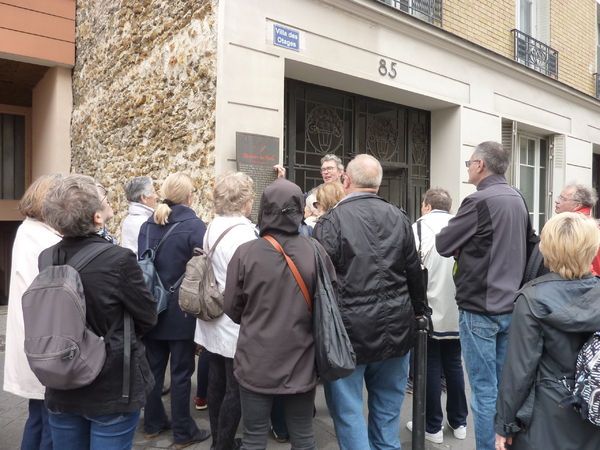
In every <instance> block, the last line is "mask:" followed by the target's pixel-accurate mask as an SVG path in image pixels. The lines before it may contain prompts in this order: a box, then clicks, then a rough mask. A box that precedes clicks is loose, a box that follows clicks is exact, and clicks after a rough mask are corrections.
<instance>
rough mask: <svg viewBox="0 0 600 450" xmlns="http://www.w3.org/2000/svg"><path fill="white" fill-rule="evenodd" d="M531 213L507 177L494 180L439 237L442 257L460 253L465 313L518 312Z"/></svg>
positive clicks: (458, 276)
mask: <svg viewBox="0 0 600 450" xmlns="http://www.w3.org/2000/svg"><path fill="white" fill-rule="evenodd" d="M526 239H527V209H526V208H525V203H524V201H523V198H522V197H521V195H520V194H519V193H518V192H517V191H515V190H514V189H513V188H511V187H510V186H509V185H508V183H507V182H506V178H505V177H504V175H499V174H494V175H490V176H488V177H486V178H484V179H483V180H481V182H480V183H479V185H478V186H477V192H474V193H473V194H471V195H469V196H467V197H466V198H465V199H464V200H463V202H462V204H461V205H460V208H459V209H458V212H457V214H456V216H455V217H454V218H452V219H451V220H450V222H449V223H448V226H447V227H446V228H444V229H443V230H442V231H441V232H440V233H439V234H438V235H437V237H436V247H437V250H438V252H439V254H440V255H442V256H453V255H454V252H455V251H456V250H460V255H459V257H458V267H457V269H456V273H455V275H454V282H455V284H456V302H457V303H458V306H459V308H461V309H463V310H465V311H468V312H471V313H475V314H481V315H486V316H493V315H498V314H507V313H510V312H512V310H513V306H514V305H513V302H514V294H515V292H516V291H517V290H518V289H519V284H520V282H521V279H522V278H523V272H524V270H525V262H526V254H527V248H526Z"/></svg>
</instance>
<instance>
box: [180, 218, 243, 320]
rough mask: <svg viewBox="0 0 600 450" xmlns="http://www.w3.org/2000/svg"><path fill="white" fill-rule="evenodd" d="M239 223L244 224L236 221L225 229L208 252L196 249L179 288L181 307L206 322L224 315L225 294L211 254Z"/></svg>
mask: <svg viewBox="0 0 600 450" xmlns="http://www.w3.org/2000/svg"><path fill="white" fill-rule="evenodd" d="M238 225H242V224H241V223H236V224H235V225H232V226H230V227H229V228H227V229H226V230H225V231H223V233H222V234H221V236H219V239H217V242H215V245H213V246H212V248H211V249H210V251H209V252H208V253H207V252H205V251H204V250H202V249H201V248H195V249H194V254H195V256H193V257H192V259H190V260H189V262H188V263H187V266H186V267H185V276H184V278H183V281H182V282H181V286H180V288H179V307H180V308H181V309H182V311H183V312H185V313H188V314H191V315H192V316H194V317H195V318H197V319H200V320H203V321H205V322H210V321H212V320H214V319H216V318H218V317H221V316H222V315H223V295H221V292H220V291H219V286H218V285H217V281H216V279H215V274H214V272H213V269H212V263H211V261H210V256H211V255H212V254H213V252H214V251H215V249H216V248H217V245H219V242H221V239H223V238H224V237H225V235H226V234H227V233H229V230H231V229H232V228H234V227H237V226H238ZM207 233H208V231H207ZM207 241H208V239H207Z"/></svg>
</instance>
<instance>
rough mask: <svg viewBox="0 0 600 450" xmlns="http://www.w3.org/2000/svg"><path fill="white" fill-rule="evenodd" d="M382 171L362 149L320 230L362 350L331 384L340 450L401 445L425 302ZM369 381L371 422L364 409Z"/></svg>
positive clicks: (411, 245)
mask: <svg viewBox="0 0 600 450" xmlns="http://www.w3.org/2000/svg"><path fill="white" fill-rule="evenodd" d="M382 176H383V171H382V168H381V165H380V164H379V162H378V161H377V160H376V159H375V158H373V157H372V156H369V155H364V154H363V155H358V156H357V157H356V158H354V159H353V160H352V161H351V162H350V164H348V172H347V174H346V175H345V180H344V189H345V190H346V194H348V196H347V197H345V198H344V199H343V200H342V201H341V202H340V203H338V205H337V206H335V207H334V208H333V209H331V210H330V211H329V212H328V213H326V214H325V215H323V216H322V217H321V219H319V222H318V223H317V225H316V227H315V231H314V235H313V236H314V237H315V238H316V239H317V240H318V241H319V242H320V243H321V245H323V247H324V248H325V250H326V251H327V253H328V254H329V256H330V257H331V260H332V262H333V265H334V266H335V269H336V272H337V276H338V286H339V302H340V311H341V314H342V318H343V320H344V325H345V326H346V330H347V331H348V335H349V337H350V340H351V342H352V346H353V347H354V351H355V353H356V363H357V366H356V371H355V372H354V373H352V374H351V375H350V376H348V377H346V378H343V379H341V380H338V381H334V382H331V383H325V398H326V400H327V406H328V408H329V412H330V414H331V417H332V418H333V423H334V427H335V430H336V435H337V438H338V443H339V445H340V449H341V450H355V449H369V448H370V449H383V448H385V449H389V448H393V449H400V448H401V446H400V441H399V439H398V427H399V420H400V410H401V408H402V401H403V399H404V392H405V388H406V379H407V374H408V355H407V354H408V351H409V350H410V348H411V347H412V346H413V331H414V326H415V316H420V315H423V314H424V313H425V311H426V309H427V307H426V304H425V292H424V288H423V284H422V278H421V276H422V275H421V266H420V262H419V258H418V255H417V251H416V248H415V240H414V236H413V232H412V229H411V225H410V221H409V219H408V217H407V216H406V213H405V212H404V211H403V210H402V209H399V208H397V207H396V206H394V205H392V204H390V203H388V202H387V201H386V200H384V199H382V198H381V197H379V196H377V191H378V190H379V185H380V184H381V179H382ZM363 380H364V382H365V383H366V386H367V389H368V391H369V400H368V402H369V424H368V426H367V424H366V422H365V419H364V416H363V398H362V390H363Z"/></svg>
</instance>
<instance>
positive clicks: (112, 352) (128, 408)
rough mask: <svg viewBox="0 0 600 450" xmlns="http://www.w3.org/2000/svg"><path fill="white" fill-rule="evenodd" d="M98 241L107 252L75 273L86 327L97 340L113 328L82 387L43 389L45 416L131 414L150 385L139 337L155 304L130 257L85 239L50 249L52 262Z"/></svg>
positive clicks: (93, 238) (124, 251)
mask: <svg viewBox="0 0 600 450" xmlns="http://www.w3.org/2000/svg"><path fill="white" fill-rule="evenodd" d="M95 242H104V243H106V245H109V246H110V247H111V248H110V249H109V250H107V251H105V252H104V253H102V254H100V255H98V256H97V257H96V258H95V259H93V260H92V261H91V262H90V263H89V264H88V265H87V266H86V267H84V268H83V269H82V270H81V271H80V272H79V274H80V277H81V282H82V284H83V289H84V291H85V301H86V317H87V322H88V324H89V326H90V328H91V329H92V331H94V332H95V333H96V334H97V335H98V336H104V335H106V333H107V332H108V330H109V329H110V327H111V326H112V324H113V323H114V322H115V321H118V325H117V328H116V329H115V331H114V333H113V335H112V336H111V337H110V339H109V340H108V341H107V342H106V362H105V363H104V367H103V368H102V371H101V372H100V374H99V375H98V377H97V378H96V379H95V380H94V381H93V382H92V383H91V384H90V385H88V386H84V387H81V388H78V389H71V390H66V391H65V390H59V389H50V388H47V389H46V397H45V399H46V407H47V408H48V409H49V410H51V411H59V412H64V413H77V414H85V415H87V416H103V415H106V414H114V413H118V412H133V411H137V410H138V409H140V408H142V407H143V406H144V404H145V403H146V395H147V394H148V393H149V392H150V390H151V389H152V387H153V386H154V378H153V377H152V373H151V372H150V368H149V367H148V361H147V360H146V356H145V354H144V348H143V345H142V343H141V341H140V339H139V336H140V335H141V334H143V333H146V332H147V331H148V330H150V329H151V328H152V327H153V326H154V325H155V324H156V301H155V300H154V299H153V298H152V296H151V294H150V292H149V291H148V289H147V288H146V284H145V283H144V278H143V275H142V270H141V269H140V266H139V264H138V263H137V259H136V257H135V254H134V253H133V252H132V251H131V250H129V249H126V248H123V247H118V246H116V245H113V244H110V243H108V242H107V241H105V240H104V239H103V238H101V237H99V236H96V235H90V236H86V237H79V238H64V239H63V240H62V241H61V242H59V243H58V244H56V245H55V246H53V247H51V248H53V249H56V250H57V251H58V257H59V260H58V262H59V263H61V264H64V263H65V262H68V261H69V260H70V259H71V258H72V257H73V256H74V255H75V254H76V253H77V252H78V251H79V250H81V249H82V248H84V246H86V245H89V244H92V243H95ZM125 309H127V311H129V314H130V315H131V320H132V321H133V324H134V327H132V332H131V376H130V382H131V386H130V400H129V403H123V402H122V401H121V394H122V389H123V376H122V374H123V345H124V333H123V312H124V310H125Z"/></svg>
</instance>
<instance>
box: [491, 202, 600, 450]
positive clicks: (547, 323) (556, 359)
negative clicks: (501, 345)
mask: <svg viewBox="0 0 600 450" xmlns="http://www.w3.org/2000/svg"><path fill="white" fill-rule="evenodd" d="M599 244H600V231H599V230H598V227H597V225H596V222H595V220H593V219H589V218H587V217H585V216H583V215H582V214H577V213H569V212H567V213H562V214H559V215H558V216H556V217H553V218H552V219H550V220H549V221H548V223H546V225H545V226H544V229H543V230H542V235H541V242H540V251H541V252H542V254H543V255H544V263H545V264H546V265H547V266H548V267H549V268H550V270H551V271H552V272H554V273H549V274H546V275H543V276H541V277H539V278H536V279H535V280H533V281H531V282H529V283H528V284H526V285H525V286H524V287H523V289H522V290H521V291H519V293H518V295H517V300H516V305H515V310H514V312H513V315H512V321H511V324H510V332H509V334H508V347H507V350H506V359H505V362H504V368H503V369H502V376H501V378H500V385H499V389H498V400H497V404H496V418H495V421H494V428H495V430H496V433H497V434H496V444H495V445H496V450H504V449H506V448H509V447H507V446H506V445H507V444H508V445H512V446H511V447H510V448H511V449H514V450H521V449H522V450H525V449H544V450H595V449H598V448H600V427H597V426H595V425H593V424H592V423H591V422H589V421H587V420H582V419H581V416H580V415H579V413H578V412H576V411H575V410H574V409H573V408H572V407H570V406H566V407H565V408H561V407H560V406H559V403H560V402H561V400H563V398H565V397H567V396H568V395H570V393H569V391H568V390H567V388H566V387H565V386H564V385H563V383H562V381H560V380H561V379H564V380H565V382H566V383H567V384H568V385H569V386H571V387H572V386H573V383H574V377H575V366H576V361H577V354H578V352H579V350H580V349H581V347H582V346H583V344H584V343H585V341H586V340H587V339H588V337H589V336H590V334H591V333H593V332H595V331H598V329H599V324H600V300H599V298H600V284H598V281H599V280H598V278H596V277H594V276H593V275H592V274H591V273H590V264H591V263H592V260H593V259H594V257H595V256H596V254H597V253H598V246H599Z"/></svg>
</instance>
